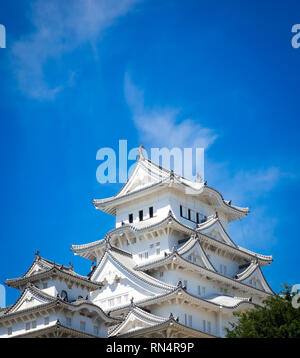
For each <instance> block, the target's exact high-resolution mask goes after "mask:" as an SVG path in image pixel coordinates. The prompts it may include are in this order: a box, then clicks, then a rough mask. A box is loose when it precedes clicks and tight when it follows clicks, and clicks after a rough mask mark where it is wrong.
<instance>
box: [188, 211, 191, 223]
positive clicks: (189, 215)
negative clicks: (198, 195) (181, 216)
mask: <svg viewBox="0 0 300 358" xmlns="http://www.w3.org/2000/svg"><path fill="white" fill-rule="evenodd" d="M188 219H189V220H191V209H189V210H188Z"/></svg>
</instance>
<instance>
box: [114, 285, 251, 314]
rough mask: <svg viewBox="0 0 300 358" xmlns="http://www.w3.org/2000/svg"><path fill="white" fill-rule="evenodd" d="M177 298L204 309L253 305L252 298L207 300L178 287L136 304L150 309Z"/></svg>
mask: <svg viewBox="0 0 300 358" xmlns="http://www.w3.org/2000/svg"><path fill="white" fill-rule="evenodd" d="M176 297H180V298H184V299H185V300H187V301H190V302H193V303H196V304H198V305H199V306H202V307H205V306H206V307H210V308H212V307H218V308H220V306H222V307H223V308H225V309H235V308H237V307H239V306H240V305H241V304H245V303H247V304H252V301H251V298H238V297H231V296H226V295H220V296H212V297H208V298H207V299H206V298H201V297H198V296H195V295H193V294H191V293H188V292H187V291H186V290H185V289H183V288H182V287H177V288H176V289H175V290H173V291H172V292H169V293H165V294H162V295H159V296H155V297H150V298H146V299H142V300H139V301H137V302H136V303H135V304H136V305H137V306H141V307H148V306H149V305H153V304H156V303H159V302H164V301H166V300H169V299H172V298H176ZM216 297H219V299H216ZM130 307H131V305H123V306H119V307H116V308H114V309H112V310H110V313H111V314H112V313H113V314H118V313H121V312H124V311H127V310H128V309H130Z"/></svg>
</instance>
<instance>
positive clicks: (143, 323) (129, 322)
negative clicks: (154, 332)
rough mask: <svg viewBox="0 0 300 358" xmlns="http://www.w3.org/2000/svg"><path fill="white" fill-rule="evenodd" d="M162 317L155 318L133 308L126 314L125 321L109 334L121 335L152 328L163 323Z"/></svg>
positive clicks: (164, 319)
mask: <svg viewBox="0 0 300 358" xmlns="http://www.w3.org/2000/svg"><path fill="white" fill-rule="evenodd" d="M166 320H167V319H166V318H164V317H159V316H155V315H153V314H151V313H147V312H145V311H143V310H142V309H140V308H134V309H133V310H132V311H130V312H129V313H128V315H127V316H126V318H125V320H124V321H123V322H122V323H121V324H120V325H119V326H117V327H116V328H115V329H114V330H113V331H112V332H111V333H112V335H113V336H114V335H117V336H118V335H122V334H125V333H129V332H133V331H136V330H139V329H143V328H148V327H153V326H155V325H158V324H161V323H163V322H165V321H166Z"/></svg>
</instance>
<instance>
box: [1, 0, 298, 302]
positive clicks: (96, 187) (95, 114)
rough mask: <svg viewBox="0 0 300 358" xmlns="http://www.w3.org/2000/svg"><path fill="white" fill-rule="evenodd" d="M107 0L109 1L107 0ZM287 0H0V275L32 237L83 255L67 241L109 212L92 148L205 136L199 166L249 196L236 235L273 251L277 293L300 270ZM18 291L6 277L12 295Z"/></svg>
mask: <svg viewBox="0 0 300 358" xmlns="http://www.w3.org/2000/svg"><path fill="white" fill-rule="evenodd" d="M112 3H113V6H112V5H111V4H112ZM299 10H300V4H299V2H298V3H297V1H290V0H288V1H284V2H279V1H278V2H273V1H263V2H261V1H254V0H251V1H247V0H245V1H226V2H224V1H214V0H211V1H203V0H197V1H193V0H187V1H177V0H172V1H171V0H170V1H169V0H164V1H161V0H144V1H142V0H141V1H138V0H122V1H119V0H114V1H113V2H112V1H108V0H89V1H88V0H77V1H72V0H69V1H64V2H62V1H59V0H51V1H50V0H43V1H14V2H11V1H2V2H1V4H0V23H1V24H3V25H5V27H6V31H7V48H6V49H0V123H1V131H0V135H1V141H0V155H1V164H2V175H1V177H0V181H1V204H2V205H1V208H0V211H1V227H0V230H1V232H0V235H1V247H2V250H1V259H0V282H2V283H3V282H4V281H5V279H6V278H14V277H19V276H20V275H22V274H23V273H24V272H25V271H26V269H27V268H28V266H29V265H30V264H31V262H32V260H33V258H34V252H35V250H40V252H41V255H42V256H43V257H46V258H49V259H52V260H55V261H56V262H58V263H62V264H68V262H69V261H70V260H71V261H72V263H73V264H74V267H75V269H76V271H78V272H79V273H82V274H86V273H87V272H88V271H89V268H90V263H89V262H88V261H86V260H85V259H83V258H80V257H74V256H73V255H72V253H71V251H70V245H71V244H79V243H87V242H91V241H95V240H98V239H100V238H102V237H103V236H104V235H105V233H106V232H107V231H108V230H110V229H111V228H113V225H114V217H110V216H109V215H107V214H104V213H101V212H99V211H96V210H95V209H94V207H93V205H92V199H93V198H104V197H107V196H111V195H113V194H114V193H116V192H117V191H118V190H119V188H120V184H109V185H102V184H99V183H98V182H97V180H96V169H97V167H98V165H99V162H97V161H96V153H97V151H98V150H99V149H100V148H102V147H112V148H114V149H116V150H118V141H119V140H120V139H127V140H128V147H129V148H133V147H136V146H138V145H139V144H140V142H142V143H143V144H144V146H145V147H146V149H147V148H148V149H149V148H150V147H151V146H160V147H163V146H167V147H170V148H171V147H173V146H179V147H195V146H197V145H198V146H199V145H201V146H204V147H205V149H206V150H205V179H207V181H208V184H209V185H210V186H214V187H216V188H217V189H219V190H220V191H221V192H222V193H223V195H224V197H225V199H228V200H230V199H232V201H233V204H235V205H241V206H249V207H250V209H251V214H250V215H249V217H248V218H247V219H244V220H241V221H238V222H236V223H233V224H232V225H231V226H232V227H231V228H230V233H231V235H232V238H233V240H234V241H235V242H237V243H238V244H240V245H242V246H245V247H247V248H249V249H252V250H254V251H257V252H260V253H264V254H272V255H273V256H274V262H273V263H272V265H271V266H270V267H267V268H265V269H264V274H265V276H266V278H267V279H268V281H269V282H270V284H271V286H272V288H273V289H274V290H275V291H276V292H277V291H278V290H279V289H280V284H281V283H282V282H288V283H289V284H294V283H300V277H299V272H300V269H299V267H298V262H299V251H300V243H299V238H298V231H297V228H296V224H297V222H298V220H299V209H298V202H299V200H300V195H299V194H300V191H299V152H300V143H299V138H298V133H299V127H300V124H299V118H300V113H299V112H300V106H299V86H300V48H299V49H294V48H293V47H292V46H291V38H292V36H293V34H292V33H291V28H292V26H293V25H294V24H297V23H300V15H299V13H300V11H299ZM18 294H19V293H18V291H16V290H14V289H7V304H11V303H13V301H14V300H15V299H16V298H17V297H18Z"/></svg>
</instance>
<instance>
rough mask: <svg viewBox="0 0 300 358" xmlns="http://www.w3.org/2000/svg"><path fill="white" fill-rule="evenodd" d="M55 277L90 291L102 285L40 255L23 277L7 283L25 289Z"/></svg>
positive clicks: (36, 256) (8, 280) (71, 268)
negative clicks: (29, 284)
mask: <svg viewBox="0 0 300 358" xmlns="http://www.w3.org/2000/svg"><path fill="white" fill-rule="evenodd" d="M53 277H60V278H63V279H65V280H67V281H70V282H74V283H77V284H80V285H81V286H83V287H85V288H86V289H89V290H96V289H98V288H99V287H100V284H98V283H97V282H92V281H91V280H90V279H89V277H88V276H82V275H79V274H78V273H76V272H75V271H74V269H73V267H72V266H70V267H67V266H64V265H59V264H57V263H55V262H53V261H50V260H47V259H45V258H42V257H40V256H39V255H38V254H36V255H35V258H34V260H33V263H32V264H31V266H30V267H29V269H28V270H27V271H26V272H25V274H24V275H23V276H21V277H18V278H13V279H7V280H6V282H5V283H6V285H7V286H9V287H14V288H18V289H23V288H24V287H25V286H26V284H27V283H28V282H31V283H33V282H36V281H39V280H47V279H49V278H53Z"/></svg>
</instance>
